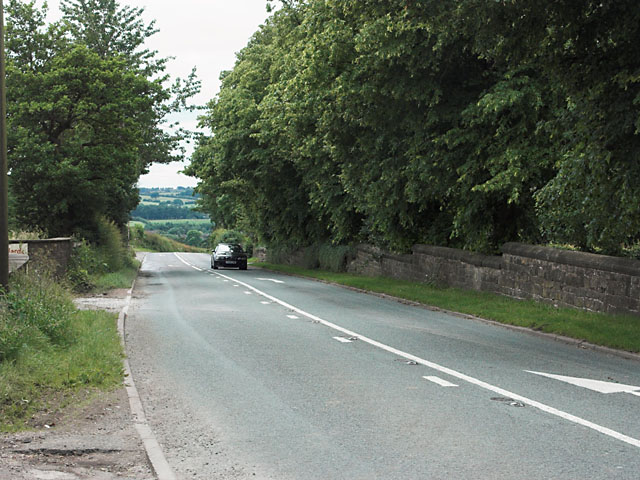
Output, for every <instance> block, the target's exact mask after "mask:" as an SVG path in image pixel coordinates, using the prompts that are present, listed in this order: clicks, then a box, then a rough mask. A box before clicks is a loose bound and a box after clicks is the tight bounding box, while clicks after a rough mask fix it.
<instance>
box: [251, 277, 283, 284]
mask: <svg viewBox="0 0 640 480" xmlns="http://www.w3.org/2000/svg"><path fill="white" fill-rule="evenodd" d="M256 280H264V281H265V282H273V283H284V282H283V281H282V280H276V279H275V278H256Z"/></svg>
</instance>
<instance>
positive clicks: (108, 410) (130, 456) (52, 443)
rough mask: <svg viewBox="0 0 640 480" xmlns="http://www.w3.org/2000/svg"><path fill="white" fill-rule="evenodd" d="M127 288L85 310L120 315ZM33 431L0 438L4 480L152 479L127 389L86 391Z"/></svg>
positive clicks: (86, 302) (83, 303) (84, 302)
mask: <svg viewBox="0 0 640 480" xmlns="http://www.w3.org/2000/svg"><path fill="white" fill-rule="evenodd" d="M126 296H127V290H114V291H112V292H109V293H108V294H106V295H97V296H92V297H85V298H78V299H76V304H77V305H78V307H79V308H85V309H88V308H93V309H100V310H108V311H111V312H113V313H118V312H119V311H120V310H121V309H122V307H123V306H124V304H125V299H126ZM33 424H34V425H37V426H36V427H34V429H33V430H32V431H28V432H21V433H17V434H9V435H2V436H0V479H2V480H5V479H6V480H77V479H92V480H124V479H128V480H150V479H153V478H154V475H153V472H152V470H151V468H150V465H149V462H148V459H147V456H146V452H145V449H144V446H143V444H142V441H141V440H140V437H139V435H138V432H137V430H136V429H135V427H134V423H133V418H132V415H131V410H130V407H129V398H128V396H127V392H126V390H125V388H124V386H122V387H120V388H118V389H117V390H115V391H112V392H106V393H105V392H101V393H99V394H95V393H91V392H84V393H81V394H79V395H78V397H77V398H76V399H74V404H73V405H72V406H70V407H68V408H66V409H65V410H63V411H62V412H55V413H46V412H43V414H42V417H41V418H37V419H33Z"/></svg>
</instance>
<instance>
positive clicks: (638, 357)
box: [254, 266, 640, 362]
mask: <svg viewBox="0 0 640 480" xmlns="http://www.w3.org/2000/svg"><path fill="white" fill-rule="evenodd" d="M254 268H259V269H261V270H265V271H271V272H274V273H280V274H282V275H289V276H291V277H299V278H306V279H308V280H315V281H317V282H321V283H326V284H328V285H335V286H337V287H342V288H346V289H347V290H352V291H354V292H360V293H366V294H369V295H375V296H376V297H380V298H386V299H388V300H393V301H395V302H398V303H403V304H405V305H411V306H414V307H420V308H424V309H426V310H431V311H433V312H442V313H446V314H447V315H453V316H455V317H460V318H465V319H467V320H475V321H477V322H482V323H487V324H489V325H495V326H496V327H502V328H507V329H509V330H514V331H516V332H521V333H526V334H528V335H534V336H536V337H541V338H547V339H551V340H555V341H558V342H562V343H566V344H568V345H575V346H576V347H579V348H584V349H589V350H594V351H596V352H600V353H605V354H607V355H614V356H617V357H622V358H626V359H627V360H635V361H636V362H640V354H638V353H633V352H627V351H625V350H616V349H615V348H610V347H603V346H601V345H595V344H593V343H589V342H587V341H585V340H579V339H576V338H571V337H565V336H563V335H558V334H555V333H545V332H540V331H538V330H534V329H532V328H527V327H520V326H517V325H509V324H507V323H500V322H496V321H495V320H487V319H486V318H482V317H476V316H475V315H469V314H467V313H460V312H455V311H452V310H445V309H444V308H439V307H434V306H432V305H427V304H424V303H420V302H415V301H413V300H407V299H405V298H399V297H394V296H393V295H389V294H387V293H379V292H372V291H370V290H363V289H362V288H357V287H350V286H348V285H342V284H340V283H335V282H329V281H327V280H322V279H319V278H313V277H305V276H304V275H297V274H295V273H287V272H281V271H278V270H269V269H268V268H263V267H255V266H254Z"/></svg>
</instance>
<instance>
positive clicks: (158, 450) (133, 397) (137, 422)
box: [118, 258, 178, 480]
mask: <svg viewBox="0 0 640 480" xmlns="http://www.w3.org/2000/svg"><path fill="white" fill-rule="evenodd" d="M144 260H145V258H143V259H142V261H141V264H140V267H142V263H144ZM136 278H137V277H136ZM135 284H136V279H134V280H133V283H132V284H131V288H130V289H129V290H127V297H126V299H125V304H124V307H122V310H121V311H120V313H119V314H118V334H119V336H120V343H121V344H122V348H123V349H124V352H125V356H124V358H123V360H122V365H123V370H124V378H125V380H124V387H125V389H126V391H127V396H128V397H129V407H130V409H131V415H132V416H133V422H134V427H135V429H136V431H137V432H138V435H139V436H140V440H142V444H143V445H144V449H145V453H146V455H147V459H148V460H149V463H150V464H151V468H152V470H153V472H154V473H155V476H156V478H157V479H158V480H178V479H177V477H176V474H175V473H174V472H173V469H172V468H171V466H170V465H169V462H167V459H166V457H165V456H164V452H163V451H162V447H161V446H160V443H159V442H158V439H157V438H156V436H155V435H154V433H153V431H152V430H151V427H150V426H149V423H148V422H147V417H146V416H145V414H144V408H143V407H142V402H141V401H140V395H139V394H138V389H137V388H136V385H135V382H134V381H133V374H132V373H131V368H130V366H129V359H128V358H127V355H126V351H127V350H126V338H125V325H126V321H127V318H128V316H129V305H130V304H131V297H132V296H133V289H134V287H135Z"/></svg>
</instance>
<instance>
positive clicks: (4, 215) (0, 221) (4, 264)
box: [0, 0, 9, 292]
mask: <svg viewBox="0 0 640 480" xmlns="http://www.w3.org/2000/svg"><path fill="white" fill-rule="evenodd" d="M7 172H8V166H7V94H6V82H5V63H4V5H3V2H2V0H0V291H4V292H7V291H8V290H9V179H8V176H7Z"/></svg>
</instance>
